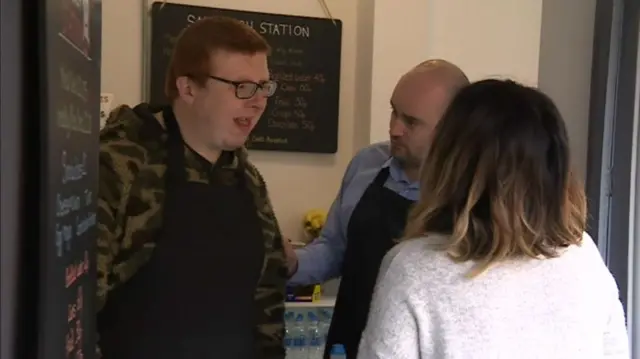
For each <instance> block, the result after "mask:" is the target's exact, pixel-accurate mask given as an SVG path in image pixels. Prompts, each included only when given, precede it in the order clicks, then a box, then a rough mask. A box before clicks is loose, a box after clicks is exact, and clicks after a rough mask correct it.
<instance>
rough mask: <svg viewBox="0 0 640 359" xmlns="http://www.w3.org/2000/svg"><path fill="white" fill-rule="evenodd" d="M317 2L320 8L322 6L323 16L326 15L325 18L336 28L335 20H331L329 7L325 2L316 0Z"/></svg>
mask: <svg viewBox="0 0 640 359" xmlns="http://www.w3.org/2000/svg"><path fill="white" fill-rule="evenodd" d="M318 2H319V3H320V6H322V10H324V13H325V15H327V17H329V19H331V21H332V22H333V24H334V25H336V26H338V24H336V20H335V19H334V18H333V15H331V10H329V6H328V5H327V2H326V0H318Z"/></svg>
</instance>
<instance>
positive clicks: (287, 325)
mask: <svg viewBox="0 0 640 359" xmlns="http://www.w3.org/2000/svg"><path fill="white" fill-rule="evenodd" d="M293 316H294V313H293V312H287V313H286V314H285V315H284V347H285V349H286V350H287V359H289V358H291V357H292V355H293V335H292V334H291V330H292V326H293V319H294V318H293Z"/></svg>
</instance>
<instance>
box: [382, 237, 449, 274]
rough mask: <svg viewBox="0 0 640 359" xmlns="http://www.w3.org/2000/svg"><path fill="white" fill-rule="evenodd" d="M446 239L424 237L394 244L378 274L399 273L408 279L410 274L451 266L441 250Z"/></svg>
mask: <svg viewBox="0 0 640 359" xmlns="http://www.w3.org/2000/svg"><path fill="white" fill-rule="evenodd" d="M446 239H447V237H446V236H442V235H425V236H423V237H418V238H412V239H408V240H404V241H402V242H400V243H398V244H396V245H395V246H394V247H393V248H392V249H391V250H390V251H389V252H388V253H387V255H386V256H385V258H384V259H383V261H382V264H381V266H380V272H381V273H384V272H386V271H389V270H392V271H394V272H401V273H397V274H403V275H405V277H406V278H407V279H408V278H409V277H410V275H408V274H411V273H419V274H420V276H421V277H422V276H423V274H424V273H425V272H431V271H433V270H434V269H438V270H441V269H439V268H442V267H443V266H444V267H447V266H448V265H449V264H453V262H452V261H451V259H450V258H449V257H448V256H447V254H446V252H445V251H443V250H442V248H443V244H444V243H445V241H446Z"/></svg>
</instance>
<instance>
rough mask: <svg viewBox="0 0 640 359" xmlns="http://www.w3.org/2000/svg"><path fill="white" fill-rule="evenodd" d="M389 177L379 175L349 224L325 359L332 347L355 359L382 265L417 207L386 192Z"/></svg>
mask: <svg viewBox="0 0 640 359" xmlns="http://www.w3.org/2000/svg"><path fill="white" fill-rule="evenodd" d="M388 177H389V167H385V168H383V169H382V170H380V172H378V175H377V176H376V178H375V179H374V180H373V182H372V183H371V184H370V185H369V187H367V189H366V191H365V192H364V194H363V195H362V198H361V199H360V201H359V202H358V204H357V205H356V207H355V208H354V210H353V213H352V215H351V219H350V220H349V224H348V226H347V249H346V251H345V255H344V262H343V266H342V279H341V280H340V289H339V290H338V297H337V299H336V305H335V308H334V312H333V319H332V321H331V327H330V328H329V336H328V338H327V345H326V349H325V355H324V356H325V358H329V353H330V350H331V346H332V345H333V344H342V345H344V346H345V349H346V352H347V359H355V358H356V356H357V354H358V345H359V344H360V337H361V336H362V331H363V330H364V327H365V324H366V322H367V316H368V315H369V306H370V304H371V299H372V297H373V290H374V288H375V284H376V279H377V277H378V271H379V270H380V264H381V262H382V259H383V258H384V256H385V254H387V252H388V251H389V250H390V249H391V248H393V246H394V245H395V243H396V242H395V240H396V239H398V238H399V237H400V236H401V235H402V232H403V231H404V227H405V224H406V219H407V215H408V212H409V208H410V207H411V205H412V204H413V203H414V202H413V201H411V200H409V199H407V198H404V197H402V196H401V195H399V194H397V193H395V192H394V191H392V190H390V189H388V188H386V187H385V186H384V184H385V182H386V181H387V178H388Z"/></svg>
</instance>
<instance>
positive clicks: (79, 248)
mask: <svg viewBox="0 0 640 359" xmlns="http://www.w3.org/2000/svg"><path fill="white" fill-rule="evenodd" d="M101 13H102V5H101V2H100V0H46V13H45V14H46V17H45V26H44V30H45V32H44V33H42V34H41V36H45V41H44V43H45V46H44V48H43V49H42V51H43V53H42V54H41V55H42V56H40V59H42V60H41V61H42V62H43V65H44V66H45V68H44V71H43V76H42V78H41V81H42V83H43V85H44V86H43V88H41V95H42V98H43V99H44V103H43V108H44V110H43V111H42V124H41V126H42V128H43V131H42V133H43V134H44V136H43V137H44V138H43V139H42V140H43V145H42V147H43V151H42V156H41V158H42V161H41V162H42V163H41V166H42V168H43V169H42V173H43V176H42V178H41V181H42V193H43V197H42V203H41V205H42V209H41V213H40V215H41V217H42V218H43V221H42V223H43V226H42V229H41V231H42V232H41V238H42V244H41V248H42V250H41V253H42V256H41V266H42V272H41V288H40V296H39V297H40V310H39V323H40V324H39V329H40V334H39V343H38V347H39V348H38V349H39V357H40V358H41V359H63V358H65V359H66V358H72V359H91V358H94V357H95V352H96V350H95V343H96V337H95V308H94V302H95V300H94V298H95V295H96V275H95V272H96V271H95V268H96V265H95V258H96V255H95V243H96V236H97V227H96V195H97V192H98V152H99V127H100V125H99V114H100V56H101V40H102V39H101V32H102V20H101V17H102V15H101Z"/></svg>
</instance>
